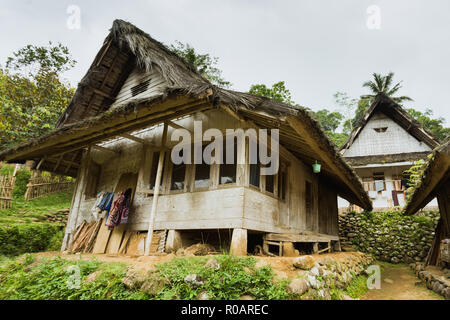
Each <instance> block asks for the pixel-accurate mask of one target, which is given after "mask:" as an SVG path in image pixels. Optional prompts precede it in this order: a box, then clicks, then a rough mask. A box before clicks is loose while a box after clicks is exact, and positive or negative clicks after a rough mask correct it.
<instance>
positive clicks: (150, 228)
mask: <svg viewBox="0 0 450 320" xmlns="http://www.w3.org/2000/svg"><path fill="white" fill-rule="evenodd" d="M167 128H168V124H167V122H164V130H163V136H162V140H161V150H160V152H159V161H158V171H157V172H156V179H155V180H156V181H155V192H154V194H153V201H152V211H151V213H150V221H149V225H148V233H147V239H146V240H145V255H146V256H148V255H150V246H151V245H152V239H153V229H154V227H155V216H156V209H157V206H158V199H159V189H160V185H161V178H162V171H163V166H164V155H165V152H164V151H165V147H166V140H167Z"/></svg>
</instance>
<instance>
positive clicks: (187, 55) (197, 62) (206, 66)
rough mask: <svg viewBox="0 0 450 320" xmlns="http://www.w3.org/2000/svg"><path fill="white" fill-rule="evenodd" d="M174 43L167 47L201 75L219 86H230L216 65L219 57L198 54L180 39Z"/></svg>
mask: <svg viewBox="0 0 450 320" xmlns="http://www.w3.org/2000/svg"><path fill="white" fill-rule="evenodd" d="M175 43H176V44H175V45H173V44H172V45H170V47H169V49H170V50H171V51H172V52H174V53H176V54H177V55H179V56H180V57H182V58H184V60H186V62H187V63H189V64H191V65H192V66H194V68H195V69H196V70H197V71H198V72H199V73H200V74H201V75H202V76H204V77H205V78H206V79H208V80H209V81H211V82H212V83H213V84H216V85H218V86H219V87H223V88H229V87H231V83H230V82H228V81H226V80H225V79H224V78H223V77H222V71H221V70H220V69H218V68H217V67H216V65H217V63H218V61H219V58H217V57H211V56H210V55H209V54H199V53H197V52H196V51H195V49H194V48H193V47H192V46H191V45H190V44H188V43H186V44H184V43H182V42H180V41H176V42H175Z"/></svg>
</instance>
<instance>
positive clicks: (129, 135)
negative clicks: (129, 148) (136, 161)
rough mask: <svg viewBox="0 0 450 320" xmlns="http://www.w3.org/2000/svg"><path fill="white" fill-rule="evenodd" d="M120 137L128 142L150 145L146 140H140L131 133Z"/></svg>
mask: <svg viewBox="0 0 450 320" xmlns="http://www.w3.org/2000/svg"><path fill="white" fill-rule="evenodd" d="M119 137H122V138H125V139H128V140H133V141H135V142H138V143H142V144H148V143H147V142H146V141H145V140H144V139H141V138H138V137H136V136H133V135H132V134H129V133H122V134H120V135H119Z"/></svg>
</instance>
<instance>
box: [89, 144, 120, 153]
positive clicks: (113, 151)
mask: <svg viewBox="0 0 450 320" xmlns="http://www.w3.org/2000/svg"><path fill="white" fill-rule="evenodd" d="M92 148H93V149H96V150H100V151H106V152H111V153H114V154H119V152H117V151H115V150H112V149H108V148H105V147H102V146H98V145H95V144H94V145H92Z"/></svg>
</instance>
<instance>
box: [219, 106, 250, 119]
mask: <svg viewBox="0 0 450 320" xmlns="http://www.w3.org/2000/svg"><path fill="white" fill-rule="evenodd" d="M220 107H221V108H222V109H223V110H224V111H225V112H226V113H228V114H229V115H230V116H232V117H233V118H235V119H236V120H239V121H241V122H244V121H245V118H244V117H242V116H241V115H239V114H238V113H237V112H236V111H234V110H232V109H231V108H230V107H228V106H226V105H224V104H221V105H220Z"/></svg>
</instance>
